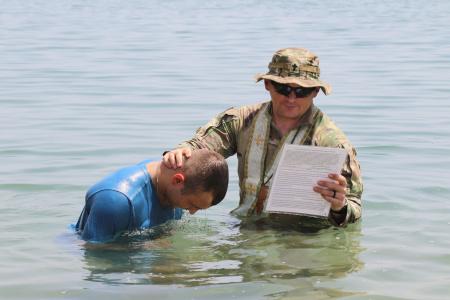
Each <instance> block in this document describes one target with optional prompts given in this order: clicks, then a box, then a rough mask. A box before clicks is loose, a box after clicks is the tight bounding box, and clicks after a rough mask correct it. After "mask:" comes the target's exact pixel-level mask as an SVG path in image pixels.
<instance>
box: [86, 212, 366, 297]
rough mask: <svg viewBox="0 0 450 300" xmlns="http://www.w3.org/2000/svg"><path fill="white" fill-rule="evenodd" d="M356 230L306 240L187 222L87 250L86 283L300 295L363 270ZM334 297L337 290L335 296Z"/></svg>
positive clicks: (266, 230)
mask: <svg viewBox="0 0 450 300" xmlns="http://www.w3.org/2000/svg"><path fill="white" fill-rule="evenodd" d="M360 237H361V231H360V226H359V224H356V225H351V226H349V227H348V228H347V229H345V230H342V229H336V228H328V229H322V230H320V231H317V232H310V233H304V232H300V231H297V230H292V229H286V228H273V227H269V226H266V225H258V224H255V225H249V224H243V223H241V222H230V223H228V224H225V223H213V222H212V221H210V220H203V219H189V220H182V221H179V222H172V223H170V224H169V225H166V226H165V227H164V228H162V229H161V228H159V230H158V231H157V232H155V231H154V230H151V231H148V232H145V233H143V234H140V235H134V236H133V235H131V236H124V237H122V238H121V239H120V240H118V241H117V242H114V243H110V244H104V245H99V244H97V245H96V244H84V245H83V250H84V263H85V269H86V270H88V271H89V276H88V277H87V278H85V279H86V280H88V281H96V282H103V283H106V284H114V285H117V284H119V285H120V284H149V283H151V284H163V285H167V284H175V285H180V286H200V285H209V284H217V283H238V282H255V281H260V282H261V281H262V282H267V283H282V284H284V285H286V284H288V285H291V286H292V287H293V288H296V289H297V288H298V287H299V285H301V286H303V287H304V284H306V283H307V282H308V283H310V284H315V283H316V282H320V281H322V282H324V281H327V280H329V279H334V278H340V277H343V276H346V274H348V273H351V272H354V271H357V270H359V269H361V267H362V265H363V263H362V261H360V260H359V258H358V255H359V254H360V253H361V251H362V248H361V246H360ZM335 292H336V291H335Z"/></svg>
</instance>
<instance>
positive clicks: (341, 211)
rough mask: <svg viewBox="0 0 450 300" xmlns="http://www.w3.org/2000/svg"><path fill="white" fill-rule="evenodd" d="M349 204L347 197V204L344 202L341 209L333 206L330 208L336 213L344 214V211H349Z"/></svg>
mask: <svg viewBox="0 0 450 300" xmlns="http://www.w3.org/2000/svg"><path fill="white" fill-rule="evenodd" d="M347 206H348V202H347V198H346V199H345V204H344V206H342V207H341V208H340V209H333V208H332V207H331V208H330V210H331V212H332V213H335V214H342V213H344V212H346V211H347Z"/></svg>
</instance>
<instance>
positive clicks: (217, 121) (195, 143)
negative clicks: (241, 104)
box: [163, 108, 241, 169]
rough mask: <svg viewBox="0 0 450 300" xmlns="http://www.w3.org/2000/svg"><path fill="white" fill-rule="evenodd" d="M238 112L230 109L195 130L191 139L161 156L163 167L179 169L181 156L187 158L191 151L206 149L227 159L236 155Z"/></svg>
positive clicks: (181, 160) (238, 124) (181, 161)
mask: <svg viewBox="0 0 450 300" xmlns="http://www.w3.org/2000/svg"><path fill="white" fill-rule="evenodd" d="M239 120H240V119H239V110H238V109H235V108H230V109H228V110H226V111H224V112H222V113H220V114H219V115H217V116H216V117H214V118H213V119H212V120H210V121H209V122H208V123H207V124H206V125H204V126H202V127H200V128H199V129H197V132H196V133H195V135H194V136H193V137H192V139H190V140H188V141H185V142H183V143H181V144H179V145H178V146H177V148H176V149H174V150H171V151H167V152H165V153H164V154H163V162H164V165H165V166H166V167H168V168H172V169H175V168H179V167H181V166H182V163H183V156H184V157H187V158H189V157H190V156H191V154H192V150H195V149H203V148H207V149H210V150H213V151H216V152H218V153H220V154H221V155H222V156H223V157H225V158H227V157H229V156H231V155H233V154H235V153H236V148H237V144H236V143H237V135H238V132H239V126H240V123H241V122H240V121H239Z"/></svg>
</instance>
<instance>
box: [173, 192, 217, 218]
mask: <svg viewBox="0 0 450 300" xmlns="http://www.w3.org/2000/svg"><path fill="white" fill-rule="evenodd" d="M168 194H169V195H168V197H167V199H168V202H169V204H170V205H171V206H172V207H179V208H182V209H186V210H188V211H189V213H190V214H191V215H193V214H195V213H196V212H197V210H199V209H207V208H209V207H210V206H211V204H212V202H213V194H212V192H193V193H191V192H189V193H183V192H182V191H181V190H180V189H173V190H172V192H169V193H168Z"/></svg>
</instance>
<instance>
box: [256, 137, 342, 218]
mask: <svg viewBox="0 0 450 300" xmlns="http://www.w3.org/2000/svg"><path fill="white" fill-rule="evenodd" d="M346 157H347V151H346V150H344V149H341V148H327V147H314V146H300V145H290V144H286V145H284V147H283V150H282V152H281V157H280V162H279V164H278V167H277V169H276V171H275V175H274V178H273V181H272V185H271V187H270V191H269V196H268V199H267V201H266V205H265V208H264V211H265V212H269V213H281V214H301V215H309V216H313V217H325V218H326V217H328V213H329V211H330V203H329V202H328V201H326V200H325V199H323V198H322V196H321V195H320V194H319V193H316V192H314V190H313V187H314V186H315V185H317V181H319V180H320V179H324V180H327V179H328V174H329V173H337V174H340V173H341V169H342V166H343V165H344V162H345V158H346ZM328 180H330V179H328Z"/></svg>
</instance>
